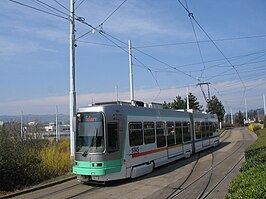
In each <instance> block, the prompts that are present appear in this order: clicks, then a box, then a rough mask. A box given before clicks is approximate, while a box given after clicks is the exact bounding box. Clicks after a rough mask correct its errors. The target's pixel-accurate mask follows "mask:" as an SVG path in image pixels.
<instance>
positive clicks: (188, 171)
mask: <svg viewBox="0 0 266 199" xmlns="http://www.w3.org/2000/svg"><path fill="white" fill-rule="evenodd" d="M255 139H256V136H255V135H254V134H252V133H250V132H248V130H247V129H245V128H236V129H233V130H229V131H227V132H225V133H223V134H222V135H221V141H222V142H221V144H220V145H219V146H218V147H216V148H212V149H210V150H206V151H204V152H201V153H198V154H195V155H193V156H192V157H191V158H189V159H182V160H179V161H176V162H174V163H171V164H168V165H166V166H163V167H161V168H158V169H155V171H154V172H153V173H151V174H148V175H146V176H143V177H140V178H137V179H134V180H133V179H127V180H121V181H117V182H111V183H109V184H107V185H105V186H103V185H98V186H97V185H93V186H92V185H84V184H80V183H78V182H77V181H76V180H72V181H68V182H65V183H62V184H58V185H55V186H53V187H48V188H45V189H42V190H38V191H35V192H31V193H27V194H24V195H20V196H17V197H14V198H16V199H18V198H23V199H24V198H27V199H28V198H58V199H59V198H97V199H99V198H108V199H112V198H114V199H118V198H126V199H131V198H134V199H136V198H139V199H142V198H147V199H155V198H160V199H161V198H183V199H184V198H215V199H219V198H224V196H225V194H226V193H227V189H228V187H229V184H230V182H231V181H232V179H234V178H235V176H236V175H237V174H238V173H239V171H238V170H239V167H240V165H241V163H243V161H244V158H243V157H244V156H243V155H244V150H245V149H246V148H247V147H248V146H249V145H250V144H251V143H253V142H254V140H255Z"/></svg>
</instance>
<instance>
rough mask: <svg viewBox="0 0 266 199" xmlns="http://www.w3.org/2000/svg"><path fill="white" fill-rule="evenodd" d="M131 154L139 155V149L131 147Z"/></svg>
mask: <svg viewBox="0 0 266 199" xmlns="http://www.w3.org/2000/svg"><path fill="white" fill-rule="evenodd" d="M131 153H132V154H135V153H139V147H133V148H131Z"/></svg>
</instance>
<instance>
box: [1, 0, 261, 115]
mask: <svg viewBox="0 0 266 199" xmlns="http://www.w3.org/2000/svg"><path fill="white" fill-rule="evenodd" d="M0 7H1V11H0V17H1V20H0V27H1V28H0V45H1V48H0V60H1V62H0V69H1V72H0V89H1V93H0V115H19V114H20V113H21V111H23V112H24V114H53V113H55V111H56V106H57V107H58V109H59V112H60V113H64V114H68V113H69V96H68V95H69V71H70V67H69V20H68V14H69V1H68V0H45V1H44V0H23V1H22V0H15V1H14V0H1V1H0ZM75 7H76V9H75V15H76V18H77V19H79V20H76V21H75V24H76V26H75V30H76V31H75V35H76V39H77V40H76V44H77V47H76V48H75V50H76V51H75V58H76V62H75V63H76V68H75V72H76V75H75V77H76V93H77V107H83V106H86V105H88V104H91V103H94V102H103V101H115V100H116V98H117V93H116V90H118V98H119V100H129V99H130V88H129V58H128V57H129V56H128V46H127V43H128V40H131V43H132V56H133V57H132V60H133V82H134V93H135V99H136V100H140V101H145V102H158V103H163V102H164V101H166V102H171V101H173V99H174V98H175V97H176V96H177V95H180V96H181V97H182V98H185V97H186V93H187V89H188V90H189V92H192V93H193V94H194V95H195V96H196V97H197V98H198V101H199V102H200V103H201V104H202V105H203V106H204V107H206V102H205V100H204V97H203V93H202V91H201V88H200V86H199V85H198V84H199V83H210V84H209V92H210V95H211V96H213V95H215V96H217V98H218V99H219V100H220V101H221V102H222V103H223V105H224V106H225V109H226V111H227V112H230V110H231V109H232V110H233V112H238V111H239V110H240V111H242V112H244V111H245V101H246V104H247V107H248V109H257V108H262V107H263V94H265V93H266V26H265V20H266V12H265V8H266V2H265V1H263V0H255V1H250V0H249V1H248V0H235V1H229V0H224V1H213V0H201V1H198V0H191V1H189V0H187V1H184V0H180V1H178V0H164V1H162V0H145V1H143V0H113V1H110V0H76V3H75ZM188 13H191V14H190V17H189V15H188ZM88 24H89V25H90V26H89V25H88ZM91 27H94V30H92V28H91ZM203 85H205V87H203V91H205V93H207V87H206V84H203Z"/></svg>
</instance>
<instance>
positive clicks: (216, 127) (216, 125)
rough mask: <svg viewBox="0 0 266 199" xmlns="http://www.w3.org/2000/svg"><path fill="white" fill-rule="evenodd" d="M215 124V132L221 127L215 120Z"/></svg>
mask: <svg viewBox="0 0 266 199" xmlns="http://www.w3.org/2000/svg"><path fill="white" fill-rule="evenodd" d="M213 126H214V127H213V128H214V130H213V131H214V132H215V131H218V129H219V127H218V122H214V123H213Z"/></svg>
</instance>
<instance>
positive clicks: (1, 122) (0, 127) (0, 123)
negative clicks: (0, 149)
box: [0, 121, 4, 130]
mask: <svg viewBox="0 0 266 199" xmlns="http://www.w3.org/2000/svg"><path fill="white" fill-rule="evenodd" d="M3 125H4V122H3V121H0V130H1V129H2V127H3Z"/></svg>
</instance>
